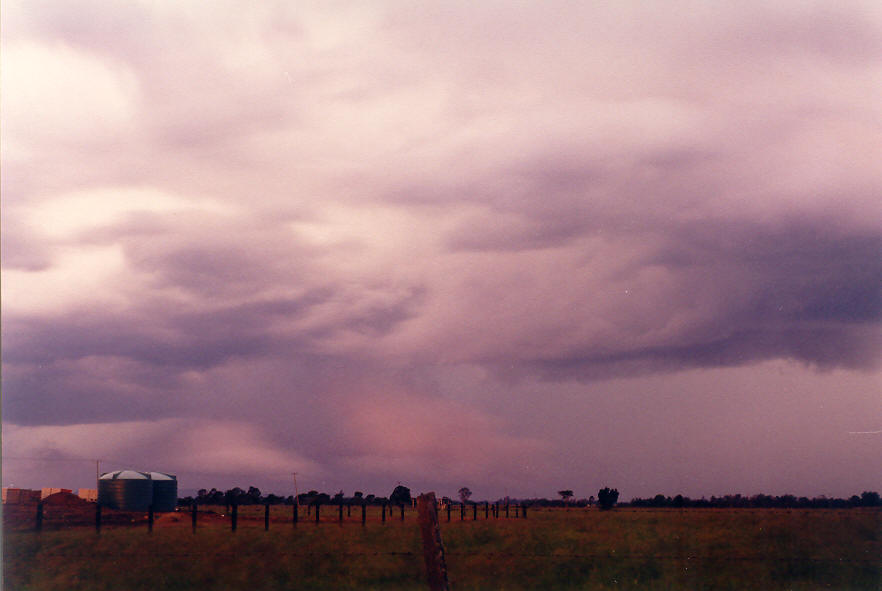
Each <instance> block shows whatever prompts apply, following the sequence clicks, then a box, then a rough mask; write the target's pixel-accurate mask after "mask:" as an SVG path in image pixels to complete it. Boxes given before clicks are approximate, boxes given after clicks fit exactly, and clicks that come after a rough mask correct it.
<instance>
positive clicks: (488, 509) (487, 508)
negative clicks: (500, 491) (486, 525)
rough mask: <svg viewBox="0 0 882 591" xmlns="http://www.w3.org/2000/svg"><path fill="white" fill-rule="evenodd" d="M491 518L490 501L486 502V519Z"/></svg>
mask: <svg viewBox="0 0 882 591" xmlns="http://www.w3.org/2000/svg"><path fill="white" fill-rule="evenodd" d="M488 517H490V503H489V502H488V501H484V519H487V518H488Z"/></svg>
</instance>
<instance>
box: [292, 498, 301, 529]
mask: <svg viewBox="0 0 882 591" xmlns="http://www.w3.org/2000/svg"><path fill="white" fill-rule="evenodd" d="M291 506H292V507H293V509H291V518H292V519H293V521H292V522H291V523H292V524H293V525H297V519H298V518H299V517H300V516H299V515H297V513H298V511H297V501H294V504H293V505H291Z"/></svg>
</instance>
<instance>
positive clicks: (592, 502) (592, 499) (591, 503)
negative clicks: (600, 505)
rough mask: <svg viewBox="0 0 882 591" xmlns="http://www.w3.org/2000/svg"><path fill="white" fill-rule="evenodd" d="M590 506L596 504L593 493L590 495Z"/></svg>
mask: <svg viewBox="0 0 882 591" xmlns="http://www.w3.org/2000/svg"><path fill="white" fill-rule="evenodd" d="M588 506H589V507H593V506H594V495H591V496H590V497H588Z"/></svg>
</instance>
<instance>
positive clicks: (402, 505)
mask: <svg viewBox="0 0 882 591" xmlns="http://www.w3.org/2000/svg"><path fill="white" fill-rule="evenodd" d="M401 521H404V503H401Z"/></svg>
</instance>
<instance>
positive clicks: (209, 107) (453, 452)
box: [0, 0, 882, 499]
mask: <svg viewBox="0 0 882 591" xmlns="http://www.w3.org/2000/svg"><path fill="white" fill-rule="evenodd" d="M2 31H3V33H2V103H0V109H2V170H3V174H2V209H3V211H2V360H3V372H2V386H3V389H2V411H3V414H2V421H3V422H2V438H3V457H4V460H3V484H4V486H8V485H15V486H23V487H39V486H64V487H68V488H77V487H89V486H94V470H95V466H94V461H92V462H89V461H88V460H94V459H99V458H100V459H103V460H104V461H103V462H102V465H101V467H102V469H106V470H110V469H115V468H134V469H140V470H158V471H166V472H171V473H175V474H177V475H178V478H179V481H180V486H181V487H182V488H185V489H195V488H201V487H206V488H210V487H213V486H214V487H218V488H229V487H232V486H243V487H247V486H249V485H257V486H259V487H260V488H262V489H263V490H265V491H276V492H278V493H285V494H290V492H291V491H292V489H293V485H292V483H291V473H292V472H295V471H296V472H297V473H298V484H299V485H300V488H301V490H307V489H312V488H315V489H319V490H323V491H327V492H331V493H333V492H336V491H337V490H340V489H343V490H344V491H345V492H346V493H347V494H351V492H352V491H354V490H362V491H365V492H366V493H368V492H370V493H374V494H378V495H387V494H389V492H391V490H392V488H393V487H394V486H395V485H396V484H397V483H398V482H399V481H400V482H402V483H403V484H405V485H407V486H409V487H411V489H412V490H413V491H414V492H419V491H428V490H435V491H436V492H437V493H438V494H449V495H453V494H455V492H456V490H458V489H459V488H460V487H461V486H468V487H470V488H471V489H472V490H473V491H474V493H475V498H495V497H497V496H501V495H505V494H508V495H511V496H521V497H523V496H555V495H556V491H558V490H560V489H563V488H569V489H572V490H574V492H575V494H576V496H577V497H587V496H589V495H592V494H596V492H597V489H598V488H600V487H601V486H612V487H616V488H618V489H619V491H620V492H621V493H622V498H623V499H629V498H631V497H634V496H649V495H654V494H655V493H659V492H661V493H664V494H671V495H673V494H677V493H682V494H685V495H689V496H694V497H699V496H702V495H707V496H710V495H713V494H726V493H743V494H756V493H759V492H765V493H769V494H783V493H794V494H798V495H807V496H814V495H821V494H826V495H835V496H849V495H851V494H855V493H858V494H859V493H860V492H862V491H863V490H882V363H880V362H882V256H880V255H882V167H880V161H882V100H880V96H882V94H880V92H882V58H880V56H882V9H880V6H879V4H878V3H877V2H872V1H867V2H836V3H829V2H811V1H798V2H774V3H767V2H755V3H754V2H745V3H723V2H698V1H692V2H690V1H682V2H676V1H667V0H666V1H664V2H654V3H653V2H636V1H635V2H609V3H606V2H604V3H601V2H593V3H588V2H586V3H573V2H541V3H540V2H494V1H487V2H478V3H474V2H437V3H435V2H340V3H333V2H331V3H329V2H314V3H312V2H296V3H295V2H281V1H280V2H245V1H219V2H212V3H210V4H205V3H199V2H185V3H180V2H162V1H146V0H144V1H132V2H116V1H110V0H76V1H73V2H56V1H54V0H42V1H41V0H28V1H23V0H7V1H5V2H4V3H3V7H2Z"/></svg>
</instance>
